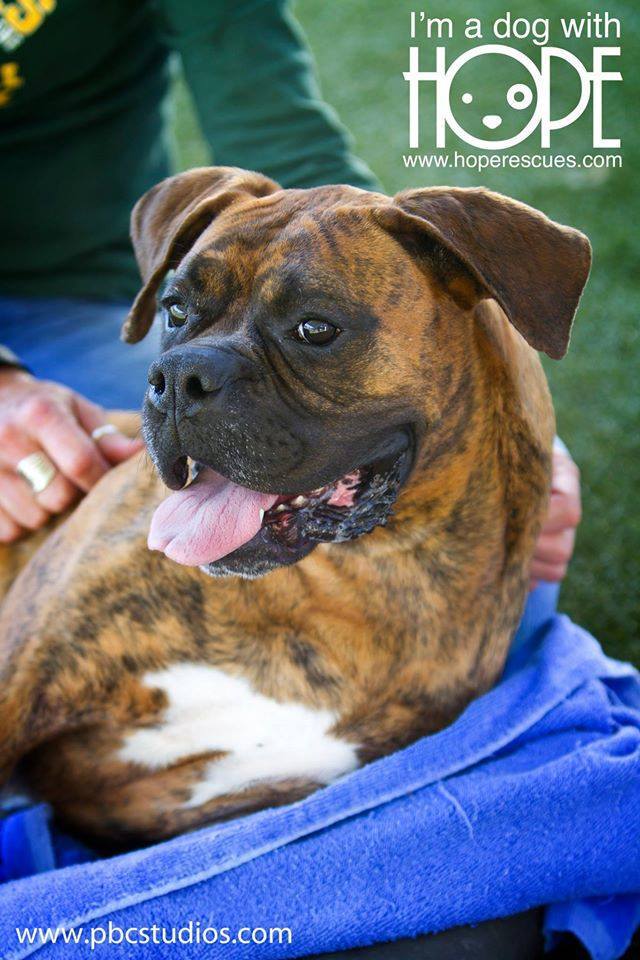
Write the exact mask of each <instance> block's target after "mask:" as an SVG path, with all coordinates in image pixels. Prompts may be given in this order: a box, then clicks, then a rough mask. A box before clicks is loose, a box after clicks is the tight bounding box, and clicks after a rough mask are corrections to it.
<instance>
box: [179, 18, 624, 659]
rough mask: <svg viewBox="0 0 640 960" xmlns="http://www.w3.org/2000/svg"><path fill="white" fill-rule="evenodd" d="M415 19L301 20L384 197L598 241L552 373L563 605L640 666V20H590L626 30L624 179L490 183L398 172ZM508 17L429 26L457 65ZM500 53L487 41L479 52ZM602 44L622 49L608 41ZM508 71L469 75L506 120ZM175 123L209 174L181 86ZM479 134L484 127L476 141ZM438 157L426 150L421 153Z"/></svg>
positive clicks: (573, 134) (595, 175)
mask: <svg viewBox="0 0 640 960" xmlns="http://www.w3.org/2000/svg"><path fill="white" fill-rule="evenodd" d="M412 8H413V9H423V8H424V5H423V6H420V4H419V3H417V2H416V3H415V4H413V5H412V4H410V3H407V2H405V0H298V3H297V5H296V8H295V9H296V13H297V16H298V18H299V20H300V21H301V23H302V25H303V27H304V29H305V31H306V33H307V36H308V38H309V41H310V43H311V46H312V48H313V51H314V54H315V57H316V60H317V63H318V68H319V73H320V80H321V85H322V90H323V94H324V97H325V99H326V100H327V101H328V102H329V103H331V104H332V105H333V106H334V107H335V108H336V109H337V110H338V113H339V114H340V116H341V118H342V120H343V122H344V123H345V124H346V125H347V127H348V128H349V129H350V130H351V132H352V134H353V136H354V140H355V149H356V151H357V153H358V154H359V155H360V156H362V157H363V158H364V159H365V160H366V161H367V162H368V163H369V164H370V166H371V167H372V169H373V170H374V171H375V173H376V174H377V175H378V176H379V177H380V179H381V180H382V182H383V183H384V185H385V187H386V189H387V190H388V191H389V192H395V191H397V190H400V189H403V188H405V187H419V186H429V185H432V184H438V183H451V184H457V185H461V186H476V185H479V184H482V185H485V186H488V187H491V188H493V189H495V190H499V191H500V192H502V193H506V194H509V195H511V196H513V197H517V198H518V199H520V200H523V201H525V202H526V203H530V204H532V205H533V206H535V207H539V208H540V209H541V210H543V211H545V213H547V214H548V215H549V216H551V217H553V218H554V219H556V220H559V221H561V222H565V223H570V224H572V225H574V226H576V227H579V228H580V229H581V230H584V232H585V233H587V234H588V236H589V237H590V239H591V242H592V244H593V248H594V266H593V270H592V274H591V279H590V281H589V284H588V288H587V291H586V294H585V296H584V298H583V301H582V305H581V308H580V311H579V314H578V317H577V320H576V325H575V328H574V334H573V338H572V343H571V349H570V352H569V355H568V357H567V358H566V359H565V360H563V361H562V362H560V363H555V362H553V361H547V362H546V363H545V367H546V371H547V375H548V377H549V381H550V383H551V388H552V392H553V396H554V400H555V406H556V412H557V419H558V432H559V433H560V435H561V436H562V437H563V439H564V440H565V442H566V443H567V444H568V446H569V447H570V449H571V451H572V453H573V455H574V458H575V459H576V461H577V462H578V463H579V465H580V467H581V470H582V484H583V503H584V520H583V522H582V525H581V527H580V532H579V536H578V542H577V547H576V553H575V557H574V560H573V563H572V565H571V569H570V572H569V575H568V577H567V579H566V581H565V584H564V586H563V591H562V601H561V603H562V607H563V608H564V609H565V610H566V611H567V612H568V613H570V614H571V615H572V616H573V617H574V618H575V619H576V620H578V621H579V622H580V623H582V624H583V625H584V626H586V627H587V628H588V629H590V630H591V631H592V632H593V633H594V634H595V635H596V636H597V637H598V638H599V639H600V640H601V641H602V642H603V644H604V645H605V647H606V648H607V650H608V651H609V652H610V653H612V654H613V655H615V656H621V657H624V658H627V659H632V660H634V661H635V662H636V663H640V639H639V636H638V627H639V620H640V618H639V616H638V613H639V604H638V593H639V587H640V511H639V509H638V492H639V491H638V480H639V478H640V468H639V462H640V456H639V454H640V450H639V443H638V427H639V412H640V391H639V390H638V379H639V377H638V371H639V363H638V360H639V355H640V335H639V324H638V319H637V314H638V305H639V285H640V284H639V270H640V232H639V230H638V227H639V225H640V204H639V202H638V190H637V178H638V161H639V159H640V158H639V152H640V133H639V132H638V120H637V118H638V104H639V103H640V81H639V72H638V69H637V63H638V62H639V60H640V51H639V47H638V43H637V36H638V26H639V25H640V8H638V7H637V6H636V5H635V3H634V4H633V5H632V3H630V2H612V3H609V4H608V5H606V6H605V7H597V6H596V7H594V8H592V9H593V10H600V11H601V12H604V10H605V9H606V10H608V11H609V13H610V14H611V15H612V16H617V17H619V18H620V20H621V21H622V28H623V34H622V39H621V47H622V51H623V59H622V72H623V77H624V80H623V83H621V84H620V83H618V84H609V85H608V86H606V87H605V100H604V103H605V125H604V126H605V136H618V137H620V138H621V139H622V148H623V161H624V163H623V167H622V169H610V170H597V171H586V170H585V171H575V170H573V171H567V170H555V171H552V170H544V171H533V170H526V171H522V170H497V171H495V170H491V171H486V172H484V173H482V174H478V173H477V172H475V171H468V170H467V171H465V170H445V171H443V170H435V169H432V170H422V171H420V170H406V169H405V167H404V165H403V162H402V154H403V153H407V152H408V134H407V116H408V109H407V90H406V84H405V82H404V81H403V79H402V71H403V70H405V69H407V68H408V47H409V43H410V41H409V33H408V23H409V11H410V10H411V9H412ZM505 9H506V5H505V4H504V3H503V2H494V0H487V2H484V0H483V3H482V4H477V3H473V2H470V0H458V3H456V4H455V5H453V4H444V3H443V4H440V5H434V4H429V5H428V7H427V10H428V15H429V16H450V17H451V18H452V19H453V20H454V24H455V26H456V37H455V38H454V40H453V41H448V42H447V48H448V51H449V53H448V60H450V59H451V55H452V54H455V53H458V52H461V51H462V50H464V49H468V48H469V46H470V42H469V41H465V40H464V39H463V38H462V37H461V34H462V30H461V29H460V27H461V26H462V25H463V24H464V20H465V18H466V17H471V16H480V17H481V18H482V20H483V23H485V24H489V25H490V24H491V23H492V21H493V19H494V18H495V17H498V16H503V15H504V13H505ZM585 10H586V8H585V6H584V5H583V4H582V3H580V2H575V0H561V2H558V0H548V2H545V3H544V4H542V3H537V4H534V3H527V4H518V5H517V7H516V10H515V13H514V15H517V16H527V17H529V18H535V17H537V16H544V17H549V19H550V20H551V21H552V24H555V23H556V22H557V21H558V20H559V17H560V16H564V17H569V16H583V15H584V13H585ZM552 29H553V27H552ZM491 40H492V37H491V35H490V34H486V35H485V39H484V41H483V42H491ZM552 40H554V41H556V42H557V45H559V46H565V47H569V49H571V50H572V51H573V52H574V53H576V55H578V56H579V57H581V59H583V60H585V58H586V55H587V52H588V50H590V47H591V46H592V45H593V43H596V42H597V41H593V42H589V41H585V40H581V41H574V42H572V43H567V42H566V41H565V40H563V39H561V35H560V34H559V32H558V31H557V30H555V29H554V32H553V33H552ZM477 42H479V41H474V42H473V45H476V43H477ZM505 42H509V43H511V44H512V45H517V46H519V47H520V48H521V49H522V50H523V51H524V52H525V53H527V54H529V55H533V51H535V50H536V49H537V48H535V47H533V46H532V45H531V43H530V42H528V41H523V42H521V43H517V42H516V41H505ZM599 42H600V44H601V45H612V46H613V45H616V41H615V40H613V39H610V40H609V41H606V40H601V41H599ZM433 45H434V46H435V41H434V43H433ZM421 46H422V50H423V53H422V56H424V57H425V66H427V67H429V68H431V64H430V63H429V62H428V56H429V48H428V44H426V43H422V44H421ZM533 59H534V60H535V59H536V58H535V56H533ZM587 62H588V61H587ZM607 68H609V69H614V62H613V61H609V63H608V64H607ZM249 69H250V67H249ZM509 69H510V68H507V67H505V68H503V69H501V68H500V65H499V64H498V66H497V67H496V66H495V64H492V66H491V69H487V67H486V66H482V64H481V61H478V62H477V66H476V68H474V73H473V74H472V75H471V77H472V89H473V94H474V100H475V102H476V104H478V105H483V106H484V105H485V104H486V110H487V112H496V113H499V112H500V105H501V104H500V96H501V95H502V96H503V91H505V90H506V89H507V86H508V84H509V83H510V82H513V81H512V80H511V79H510V73H509ZM515 79H520V77H514V80H515ZM505 84H506V86H505ZM573 84H574V81H573V80H572V78H571V76H570V74H568V73H562V72H559V75H558V77H557V82H556V83H555V85H554V100H553V105H554V111H556V110H557V111H559V110H560V109H561V106H562V104H563V103H564V104H565V106H566V107H568V106H570V103H571V100H572V98H573V96H574V95H575V87H574V86H573ZM482 112H484V111H482ZM563 112H565V111H563ZM175 118H176V119H175V126H176V143H177V151H178V153H177V163H178V165H179V166H180V167H181V168H186V167H189V166H194V165H198V164H202V163H207V162H208V152H207V150H206V149H205V147H204V144H203V142H202V138H201V136H200V132H199V128H198V125H197V122H196V120H195V118H194V116H193V111H192V109H191V104H190V101H189V97H188V94H187V92H186V91H185V89H184V85H183V84H182V83H181V82H180V80H179V79H178V81H177V83H176V89H175ZM481 130H482V128H481V127H478V128H477V132H478V134H480V131H481ZM538 142H539V141H538ZM590 142H591V140H590V136H589V120H588V119H585V120H583V121H580V122H578V123H576V124H574V125H573V126H572V127H571V128H569V129H567V130H566V131H562V132H560V133H559V135H558V137H557V139H555V140H554V141H552V146H553V150H554V152H562V153H574V154H576V155H582V154H583V153H586V152H596V151H592V150H591V149H590V146H589V145H590ZM448 147H449V145H448ZM450 148H451V149H450V152H452V151H453V150H454V149H456V150H458V151H459V152H463V153H464V152H467V151H468V150H471V151H474V148H470V147H469V148H468V147H466V145H464V144H461V143H459V142H456V141H455V139H452V140H451V144H450ZM430 149H431V148H430V147H429V146H428V144H427V141H426V138H425V142H424V145H423V150H424V152H429V151H430ZM538 149H539V148H538V147H537V146H536V136H535V135H534V136H533V137H532V138H530V140H529V141H527V142H526V143H525V144H524V145H523V146H521V147H517V148H515V149H514V151H512V152H516V151H518V150H519V151H520V152H525V153H535V152H538ZM602 152H604V153H606V152H610V151H606V150H605V151H602Z"/></svg>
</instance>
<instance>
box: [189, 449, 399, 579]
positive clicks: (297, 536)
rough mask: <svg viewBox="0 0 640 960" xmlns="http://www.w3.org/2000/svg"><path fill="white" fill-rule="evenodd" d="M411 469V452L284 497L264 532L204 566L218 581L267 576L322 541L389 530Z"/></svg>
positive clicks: (265, 521) (268, 517)
mask: <svg viewBox="0 0 640 960" xmlns="http://www.w3.org/2000/svg"><path fill="white" fill-rule="evenodd" d="M410 468H411V455H410V451H409V449H408V447H407V448H405V449H403V450H401V451H400V452H398V453H396V454H392V455H389V456H386V457H384V458H382V459H379V460H374V461H372V462H371V463H369V464H367V465H366V466H363V467H359V468H357V469H355V470H353V471H351V472H350V473H348V474H347V475H345V476H344V477H342V478H340V479H339V480H337V481H335V482H334V483H331V484H327V485H326V486H324V487H320V488H318V489H316V490H313V491H310V492H308V493H304V494H297V495H291V496H287V497H278V499H277V500H276V502H275V504H274V505H273V506H272V507H271V508H270V509H269V510H267V511H266V513H265V515H264V517H263V520H262V526H261V528H260V530H259V531H258V533H257V534H256V535H255V536H254V537H253V538H252V539H251V540H249V542H248V543H245V544H243V546H241V547H239V548H238V549H237V550H234V551H233V552H232V553H230V554H228V555H227V556H226V557H222V558H221V559H220V560H216V561H215V563H208V564H204V565H202V566H201V567H200V569H201V570H203V571H204V572H205V573H207V574H209V575H210V576H212V577H226V576H240V577H244V578H246V579H254V578H256V577H261V576H263V575H264V574H265V573H269V571H271V570H275V569H276V568H277V567H285V566H290V565H291V564H294V563H297V562H298V561H299V560H302V559H303V558H304V557H306V556H308V555H309V554H310V553H311V551H312V550H314V549H315V547H317V546H318V544H320V543H344V542H345V541H347V540H355V539H357V538H359V537H362V536H364V535H365V534H367V533H371V532H372V531H373V530H375V528H376V527H379V526H384V525H385V524H386V523H387V520H388V519H389V517H390V516H391V514H392V511H393V506H394V503H395V501H396V499H397V497H398V493H399V491H400V488H401V486H402V484H403V483H404V481H405V480H406V478H407V475H408V473H409V471H410Z"/></svg>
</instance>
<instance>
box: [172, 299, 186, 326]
mask: <svg viewBox="0 0 640 960" xmlns="http://www.w3.org/2000/svg"><path fill="white" fill-rule="evenodd" d="M168 313H169V326H170V327H182V326H184V324H185V323H186V322H187V318H188V316H189V314H188V313H187V311H186V310H185V309H184V307H181V306H180V304H179V303H172V304H171V306H170V307H169V310H168Z"/></svg>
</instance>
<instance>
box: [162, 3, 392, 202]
mask: <svg viewBox="0 0 640 960" xmlns="http://www.w3.org/2000/svg"><path fill="white" fill-rule="evenodd" d="M162 10H163V15H164V19H165V22H166V31H167V40H168V42H169V43H170V45H171V46H172V47H173V49H175V50H177V51H178V52H179V53H180V55H181V57H182V62H183V67H184V72H185V76H186V79H187V83H188V84H189V87H190V89H191V92H192V94H193V97H194V100H195V103H196V106H197V110H198V114H199V118H200V122H201V125H202V128H203V131H204V133H205V135H206V137H207V140H208V141H209V144H210V146H211V149H212V151H213V154H214V160H215V162H216V163H218V164H222V165H229V166H238V167H245V168H247V169H253V170H259V171H260V172H261V173H264V174H266V175H267V176H270V177H272V178H273V179H275V180H276V181H278V183H280V184H281V185H282V186H283V187H312V186H318V185H321V184H326V183H350V184H352V185H353V186H359V187H364V188H366V189H378V188H379V185H378V183H377V181H376V179H375V177H374V176H373V174H372V173H371V171H370V170H369V169H368V168H367V167H366V165H365V164H364V163H362V162H361V161H360V160H358V159H357V158H356V157H355V156H354V155H353V153H352V152H351V149H350V143H349V137H348V135H347V133H346V131H345V130H344V128H343V127H342V125H341V124H340V121H339V120H338V118H337V116H336V115H335V113H334V112H333V111H332V110H331V109H330V108H329V107H328V106H327V105H326V104H324V103H323V102H322V100H321V97H320V92H319V89H318V85H317V82H316V79H315V75H314V67H313V60H312V57H311V54H310V52H309V50H308V48H307V46H306V44H305V41H304V38H303V36H302V34H301V31H300V29H299V27H298V25H297V23H296V22H295V20H294V19H293V17H292V16H291V13H290V11H289V6H288V3H287V2H285V0H253V2H249V0H239V2H231V0H224V2H218V3H212V2H211V0H206V2H205V0H198V2H195V0H192V2H191V3H190V4H188V5H185V4H183V3H182V2H179V0H163V2H162Z"/></svg>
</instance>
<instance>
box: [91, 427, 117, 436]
mask: <svg viewBox="0 0 640 960" xmlns="http://www.w3.org/2000/svg"><path fill="white" fill-rule="evenodd" d="M110 433H118V428H117V427H114V425H113V424H112V423H103V424H102V426H101V427H96V428H95V430H92V431H91V439H92V440H100V439H101V438H102V437H107V436H108V435H109V434H110Z"/></svg>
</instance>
